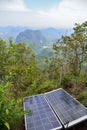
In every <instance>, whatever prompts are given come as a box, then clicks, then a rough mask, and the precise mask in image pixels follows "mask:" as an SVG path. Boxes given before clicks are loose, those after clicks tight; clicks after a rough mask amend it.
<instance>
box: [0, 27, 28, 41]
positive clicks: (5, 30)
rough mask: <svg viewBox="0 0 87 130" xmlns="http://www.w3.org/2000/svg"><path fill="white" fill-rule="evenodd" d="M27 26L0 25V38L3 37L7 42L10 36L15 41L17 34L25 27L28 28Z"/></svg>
mask: <svg viewBox="0 0 87 130" xmlns="http://www.w3.org/2000/svg"><path fill="white" fill-rule="evenodd" d="M28 28H29V27H21V26H16V27H14V26H6V27H0V38H2V39H4V40H5V41H6V42H7V43H8V41H9V38H10V37H11V38H12V39H13V41H14V42H15V39H16V37H17V35H18V34H19V33H20V32H22V31H24V30H25V29H28ZM29 29H30V28H29Z"/></svg>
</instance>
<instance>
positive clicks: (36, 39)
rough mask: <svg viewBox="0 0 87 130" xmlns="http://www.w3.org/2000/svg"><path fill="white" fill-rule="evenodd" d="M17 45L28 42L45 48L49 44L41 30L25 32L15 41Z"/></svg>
mask: <svg viewBox="0 0 87 130" xmlns="http://www.w3.org/2000/svg"><path fill="white" fill-rule="evenodd" d="M15 42H16V43H18V42H26V43H27V44H32V43H35V44H36V45H37V44H38V46H43V45H44V44H46V43H47V40H46V38H45V37H44V36H43V34H42V33H41V31H40V30H29V29H28V30H25V31H23V32H20V33H19V34H18V35H17V37H16V40H15Z"/></svg>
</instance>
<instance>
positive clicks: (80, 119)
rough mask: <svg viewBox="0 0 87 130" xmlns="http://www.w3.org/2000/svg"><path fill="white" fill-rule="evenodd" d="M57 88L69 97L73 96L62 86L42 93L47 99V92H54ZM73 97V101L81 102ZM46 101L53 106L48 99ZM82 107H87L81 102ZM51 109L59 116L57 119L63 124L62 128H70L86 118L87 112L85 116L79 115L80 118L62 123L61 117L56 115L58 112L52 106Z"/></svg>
mask: <svg viewBox="0 0 87 130" xmlns="http://www.w3.org/2000/svg"><path fill="white" fill-rule="evenodd" d="M58 90H63V91H64V92H65V93H66V94H68V95H69V96H70V97H71V98H73V96H71V95H70V94H69V93H68V92H66V91H65V90H64V89H62V88H59V89H56V90H52V91H50V92H46V93H45V94H44V96H45V98H46V99H47V97H46V94H49V93H52V92H55V91H58ZM73 99H74V101H75V102H78V103H79V104H81V103H80V102H79V101H78V100H76V99H75V98H73ZM47 101H48V99H47ZM48 103H49V104H50V106H51V107H52V108H53V106H52V104H51V103H50V102H49V101H48ZM81 105H82V106H83V107H84V109H87V108H86V107H85V106H84V105H83V104H81ZM53 110H54V112H55V113H56V115H57V117H58V118H59V120H60V121H61V124H62V125H63V126H64V128H70V127H72V126H74V125H76V124H78V123H80V122H82V121H85V120H87V114H86V115H85V116H83V117H80V118H78V119H76V120H73V121H71V122H69V123H68V124H64V122H63V121H62V119H61V118H60V116H59V115H58V113H57V112H56V111H55V109H54V108H53Z"/></svg>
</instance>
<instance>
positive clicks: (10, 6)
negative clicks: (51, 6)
mask: <svg viewBox="0 0 87 130" xmlns="http://www.w3.org/2000/svg"><path fill="white" fill-rule="evenodd" d="M0 10H1V11H28V9H27V7H26V6H25V4H24V1H23V0H0Z"/></svg>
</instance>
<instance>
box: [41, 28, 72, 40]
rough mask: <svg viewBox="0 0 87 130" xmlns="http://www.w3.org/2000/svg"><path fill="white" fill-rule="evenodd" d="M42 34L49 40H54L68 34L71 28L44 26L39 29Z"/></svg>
mask: <svg viewBox="0 0 87 130" xmlns="http://www.w3.org/2000/svg"><path fill="white" fill-rule="evenodd" d="M41 32H42V34H43V35H44V36H45V37H46V39H47V40H48V41H49V42H55V41H56V40H58V39H59V38H60V37H61V36H62V35H70V34H71V33H72V32H73V30H72V29H67V30H66V29H56V28H46V29H41Z"/></svg>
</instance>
